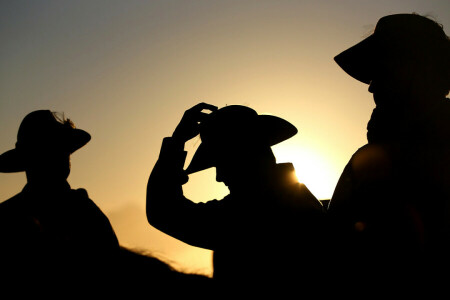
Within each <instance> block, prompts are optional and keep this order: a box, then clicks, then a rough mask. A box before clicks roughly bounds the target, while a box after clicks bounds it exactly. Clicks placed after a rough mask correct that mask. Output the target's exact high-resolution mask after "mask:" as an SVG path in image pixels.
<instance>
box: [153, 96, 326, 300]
mask: <svg viewBox="0 0 450 300" xmlns="http://www.w3.org/2000/svg"><path fill="white" fill-rule="evenodd" d="M205 109H206V110H211V111H212V113H210V114H208V113H206V112H204V111H203V110H205ZM296 132H297V129H296V128H295V127H294V126H293V125H292V124H290V123H289V122H287V121H285V120H283V119H281V118H278V117H275V116H268V115H258V114H257V113H256V112H255V111H254V110H252V109H251V108H249V107H245V106H239V105H231V106H226V107H224V108H221V109H217V108H216V107H214V106H212V105H209V104H205V103H200V104H198V105H196V106H194V107H193V108H191V109H189V110H188V111H186V113H185V114H184V116H183V119H182V120H181V122H180V124H179V125H178V126H177V128H176V129H175V131H174V134H173V136H172V137H170V138H165V139H164V141H163V145H162V149H161V153H160V157H159V159H158V162H157V163H156V165H155V167H154V168H153V171H152V173H151V175H150V178H149V182H148V188H147V216H148V220H149V222H150V224H152V225H153V226H155V227H156V228H158V229H160V230H161V231H163V232H165V233H167V234H169V235H171V236H173V237H175V238H177V239H179V240H181V241H183V242H186V243H188V244H190V245H193V246H197V247H202V248H206V249H211V250H213V251H214V261H213V267H214V275H213V279H214V281H215V282H216V284H217V287H218V290H219V291H223V292H228V293H232V292H234V293H236V292H237V291H239V292H243V291H245V292H250V293H252V294H253V295H254V296H256V294H258V295H259V296H261V294H264V293H266V292H269V291H270V292H273V291H278V292H280V293H281V292H283V291H289V292H288V293H290V292H293V291H298V289H301V290H304V291H306V290H312V289H314V287H316V285H315V284H316V283H317V282H319V278H320V275H319V274H321V272H322V266H321V262H322V255H321V253H322V252H323V251H324V248H323V247H324V244H323V241H322V239H323V238H324V237H323V224H324V223H323V222H324V211H323V207H322V205H321V203H320V202H319V201H318V200H317V199H316V198H315V197H314V196H313V195H312V194H311V192H310V191H309V190H308V189H307V188H306V186H305V185H303V184H300V183H299V182H298V181H297V180H296V178H295V177H294V169H293V166H292V164H277V163H276V161H275V157H274V155H273V153H272V150H271V148H270V146H271V145H274V144H277V143H279V142H282V141H283V140H286V139H288V138H290V137H291V136H293V135H294V134H296ZM198 133H200V137H201V144H200V146H199V148H198V149H197V151H196V153H195V154H194V157H193V159H192V161H191V163H190V165H189V166H188V168H187V169H186V170H183V166H184V159H185V156H186V153H185V152H184V151H183V147H184V143H185V142H186V141H188V140H189V139H191V138H193V137H194V136H196V135H197V134H198ZM210 167H215V168H216V174H217V175H216V179H217V181H219V182H224V183H225V184H226V185H227V186H228V188H229V190H230V194H229V195H228V196H226V197H225V198H224V199H222V200H211V201H208V202H206V203H194V202H192V201H190V200H189V199H187V198H185V197H184V195H183V190H182V185H183V184H184V183H186V182H187V180H188V177H187V174H191V173H194V172H197V171H201V170H204V169H206V168H210Z"/></svg>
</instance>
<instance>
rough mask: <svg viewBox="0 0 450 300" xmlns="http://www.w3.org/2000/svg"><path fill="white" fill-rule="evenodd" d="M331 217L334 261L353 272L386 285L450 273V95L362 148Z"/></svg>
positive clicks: (332, 205) (342, 184) (342, 182)
mask: <svg viewBox="0 0 450 300" xmlns="http://www.w3.org/2000/svg"><path fill="white" fill-rule="evenodd" d="M328 215H329V216H330V218H331V220H332V222H333V226H332V229H333V230H334V237H335V240H334V245H336V247H333V255H332V256H331V258H330V259H331V260H334V261H335V262H337V263H338V264H339V261H340V262H344V261H345V262H346V265H345V267H346V268H347V270H351V269H352V270H353V274H355V275H353V276H355V277H360V278H361V277H362V278H366V279H367V280H368V281H370V280H369V279H368V278H371V279H374V278H377V280H380V279H381V281H379V282H378V284H380V282H381V283H382V282H386V281H387V280H392V281H398V279H399V278H408V279H411V280H416V279H417V278H422V279H423V278H424V277H429V278H431V277H433V276H430V275H433V274H444V273H443V272H442V270H444V269H445V268H448V266H449V260H448V253H449V251H450V101H449V100H448V99H445V100H443V101H441V102H440V103H439V104H438V105H436V106H435V107H434V109H433V110H431V111H430V112H428V114H426V115H424V116H423V118H422V119H421V120H419V121H417V122H416V123H414V124H410V126H408V127H407V130H406V131H403V132H402V133H401V134H396V135H395V136H392V135H391V136H390V137H389V138H387V139H385V140H383V139H380V140H377V141H376V142H373V143H372V142H370V143H369V144H367V145H365V146H363V147H361V148H360V149H359V150H358V151H357V152H356V153H355V154H354V155H353V156H352V158H351V159H350V161H349V162H348V164H347V166H346V167H345V169H344V171H343V173H342V175H341V177H340V179H339V182H338V184H337V186H336V189H335V192H334V194H333V197H332V199H331V202H330V205H329V209H328ZM337 245H339V247H337ZM340 267H342V265H340ZM356 274H360V275H361V276H360V275H356ZM369 274H370V275H369ZM366 275H367V276H369V277H366ZM439 276H441V275H439ZM413 278H414V279H413Z"/></svg>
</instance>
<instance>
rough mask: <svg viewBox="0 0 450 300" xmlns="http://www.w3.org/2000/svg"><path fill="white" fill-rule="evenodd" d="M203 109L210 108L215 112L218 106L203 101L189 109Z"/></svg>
mask: <svg viewBox="0 0 450 300" xmlns="http://www.w3.org/2000/svg"><path fill="white" fill-rule="evenodd" d="M203 110H209V111H211V112H214V111H216V110H218V107H217V106H215V105H212V104H209V103H205V102H201V103H198V104H197V105H194V106H193V107H192V108H190V109H189V111H195V112H201V111H203Z"/></svg>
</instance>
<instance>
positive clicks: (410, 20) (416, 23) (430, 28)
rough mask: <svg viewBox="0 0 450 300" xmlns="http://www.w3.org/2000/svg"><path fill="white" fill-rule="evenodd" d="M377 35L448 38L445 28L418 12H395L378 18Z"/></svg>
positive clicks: (375, 32) (397, 37)
mask: <svg viewBox="0 0 450 300" xmlns="http://www.w3.org/2000/svg"><path fill="white" fill-rule="evenodd" d="M374 34H375V35H376V36H383V37H392V38H395V39H411V40H424V39H425V40H431V39H435V40H436V39H437V40H442V41H445V40H448V39H447V35H446V34H445V32H444V30H443V28H442V27H441V26H440V25H439V24H438V23H436V22H435V21H433V20H431V19H429V18H427V17H424V16H420V15H417V14H395V15H389V16H385V17H382V18H381V19H380V20H378V23H377V25H376V27H375V31H374Z"/></svg>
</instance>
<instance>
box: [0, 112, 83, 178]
mask: <svg viewBox="0 0 450 300" xmlns="http://www.w3.org/2000/svg"><path fill="white" fill-rule="evenodd" d="M90 139H91V135H90V134H89V133H87V132H86V131H84V130H81V129H76V128H75V127H74V125H73V123H72V122H71V121H70V120H61V121H60V120H58V119H57V118H56V117H55V115H54V113H52V112H51V111H50V110H37V111H33V112H31V113H29V114H28V115H27V116H25V118H24V119H23V121H22V123H21V124H20V127H19V131H18V133H17V142H16V147H15V148H14V149H12V150H9V151H6V152H5V153H3V154H2V155H0V172H3V173H12V172H22V171H25V169H26V165H25V162H24V161H25V160H24V158H25V157H26V156H27V155H29V154H30V153H38V154H41V153H45V152H50V151H64V152H65V153H68V154H71V153H73V152H75V151H76V150H78V149H80V148H81V147H83V146H84V145H86V144H87V143H88V142H89V141H90Z"/></svg>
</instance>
